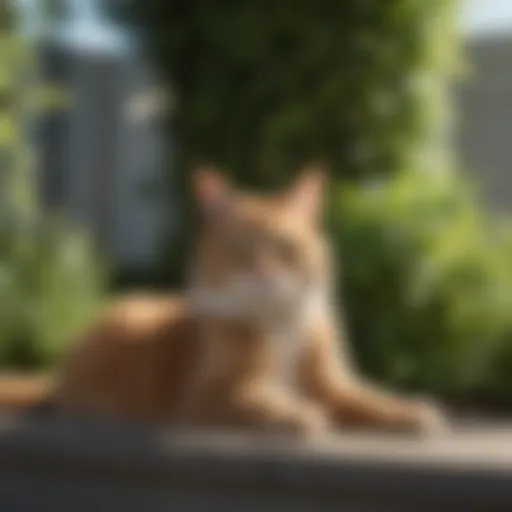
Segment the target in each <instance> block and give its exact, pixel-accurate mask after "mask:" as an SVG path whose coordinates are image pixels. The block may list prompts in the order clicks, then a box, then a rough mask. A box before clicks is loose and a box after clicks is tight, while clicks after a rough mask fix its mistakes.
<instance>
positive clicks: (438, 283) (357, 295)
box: [330, 171, 512, 397]
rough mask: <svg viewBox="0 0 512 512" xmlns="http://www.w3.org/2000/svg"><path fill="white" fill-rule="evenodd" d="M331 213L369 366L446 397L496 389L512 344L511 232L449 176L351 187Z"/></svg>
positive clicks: (352, 321) (350, 309)
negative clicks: (499, 369) (498, 366)
mask: <svg viewBox="0 0 512 512" xmlns="http://www.w3.org/2000/svg"><path fill="white" fill-rule="evenodd" d="M331 210H332V211H331V213H332V215H331V218H330V221H331V229H332V232H333V235H334V240H335V243H336V247H335V249H336V250H337V252H338V254H339V257H340V259H339V260H338V261H340V266H341V273H342V277H341V278H340V279H341V282H342V283H343V290H344V294H343V295H344V297H345V303H346V304H345V307H346V308H347V313H348V314H347V316H348V319H349V322H348V323H349V326H348V328H349V332H350V334H351V338H352V341H353V344H354V348H355V352H356V356H357V358H358V360H359V362H360V364H361V366H362V367H363V368H364V369H365V370H366V371H367V372H368V373H370V374H372V375H374V376H376V377H378V378H379V379H381V380H383V381H386V382H388V383H390V384H392V385H395V386H399V387H405V388H413V389H421V390H428V391H432V392H435V393H441V394H443V395H445V396H453V397H463V396H464V397H468V396H472V395H474V394H478V393H483V392H484V391H485V389H486V388H487V387H489V386H492V385H494V383H496V382H497V375H496V374H495V373H494V372H495V366H496V362H497V361H499V360H500V358H501V355H502V354H503V353H504V352H505V351H507V350H509V348H508V347H507V345H509V346H510V348H512V346H511V342H512V339H511V338H510V336H511V334H512V315H511V314H510V312H511V311H512V259H511V258H510V256H511V255H512V253H511V252H510V247H511V246H510V240H511V237H510V235H511V234H512V230H510V228H509V227H508V226H504V225H503V224H502V223H501V222H498V220H497V219H493V218H487V216H486V215H484V214H483V213H482V211H481V209H480V208H479V207H478V201H477V197H476V196H475V193H474V191H473V190H471V189H470V188H469V187H468V184H467V182H466V181H465V180H464V179H462V178H461V177H460V176H458V175H457V173H453V172H449V171H443V172H442V173H418V172H409V173H401V174H398V175H397V176H396V177H395V178H394V179H392V180H389V181H384V182H381V183H375V182H373V183H370V182H365V183H361V184H359V185H357V186H353V185H345V186H343V187H341V190H337V191H336V192H335V193H334V194H333V200H332V209H331ZM509 351H510V350H509ZM511 354H512V352H511ZM508 383H509V384H508V386H509V389H512V386H511V385H510V383H511V379H510V374H509V376H508Z"/></svg>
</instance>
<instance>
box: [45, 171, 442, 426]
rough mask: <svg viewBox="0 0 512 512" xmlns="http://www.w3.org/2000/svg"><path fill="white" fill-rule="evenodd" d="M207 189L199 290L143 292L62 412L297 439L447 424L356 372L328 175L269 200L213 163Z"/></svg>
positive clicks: (113, 327)
mask: <svg viewBox="0 0 512 512" xmlns="http://www.w3.org/2000/svg"><path fill="white" fill-rule="evenodd" d="M195 191H196V198H197V202H198V205H199V207H200V209H201V212H202V214H203V230H202V233H201V236H200V239H199V244H198V247H197V251H196V255H195V261H194V262H193V266H192V270H193V273H192V278H191V282H190V286H189V289H188V293H187V294H186V295H185V296H184V297H182V298H178V297H155V296H135V297H132V298H127V299H126V300H124V301H122V302H121V303H119V304H117V305H116V306H114V307H113V308H112V309H111V310H110V311H107V312H106V314H105V315H104V317H103V318H101V319H100V320H99V321H98V322H97V323H96V325H94V326H93V328H92V329H91V330H90V332H88V333H87V334H86V335H85V336H84V337H83V339H82V340H81V342H80V343H79V344H78V345H77V346H76V347H75V348H74V349H73V351H72V352H71V354H70V355H69V358H68V360H67V362H66V364H65V366H64V369H63V375H62V380H61V382H60V385H59V386H58V389H57V391H56V395H55V399H56V401H57V403H58V404H59V406H60V407H61V408H63V409H64V410H70V411H71V410H73V411H81V412H86V413H93V414H105V415H111V416H117V417H120V418H124V419H133V420H137V421H139V420H142V421H148V422H157V423H164V424H173V423H180V424H195V425H209V426H213V425H217V426H238V427H254V428H259V429H261V428H269V429H276V430H281V431H285V432H294V433H314V432H321V431H324V430H325V429H326V428H328V427H330V426H336V425H339V426H344V425H366V426H376V427H382V428H388V429H391V428H392V429H407V430H412V431H419V432H423V431H428V430H430V429H434V428H437V427H439V426H441V424H442V423H443V421H442V415H441V414H440V413H439V412H438V411H437V409H436V408H435V407H433V406H431V405H428V404H426V403H423V402H416V401H413V400H406V399H404V398H399V397H397V396H394V395H391V394H388V393H386V392H384V391H382V390H377V389H375V388H374V387H373V386H370V385H368V384H367V383H365V382H363V381H362V379H361V378H360V377H359V376H358V375H356V374H355V373H354V372H353V370H352V369H351V367H350V364H349V361H348V354H347V353H346V349H344V348H342V345H341V344H340V341H341V340H339V339H338V335H337V332H336V328H335V315H334V313H333V308H332V303H331V299H330V290H329V285H330V283H331V282H332V277H331V275H330V270H331V265H330V263H329V258H328V250H327V246H326V242H325V240H324V236H323V234H322V233H321V230H320V228H319V226H318V224H319V216H320V213H321V212H320V210H321V199H322V196H323V179H322V175H321V173H318V172H315V171H309V172H305V173H303V174H302V177H301V178H300V179H299V180H298V181H297V183H296V184H295V185H294V186H292V187H291V188H290V189H289V190H287V191H286V192H283V193H279V194H275V195H272V196H267V197H259V196H251V195H246V194H242V193H240V192H236V191H234V190H233V189H232V188H231V187H229V186H228V185H227V184H226V183H225V182H224V181H223V180H222V179H221V177H220V175H219V174H218V173H216V172H215V171H208V170H203V171H200V172H198V173H196V176H195ZM369 321H371V319H369Z"/></svg>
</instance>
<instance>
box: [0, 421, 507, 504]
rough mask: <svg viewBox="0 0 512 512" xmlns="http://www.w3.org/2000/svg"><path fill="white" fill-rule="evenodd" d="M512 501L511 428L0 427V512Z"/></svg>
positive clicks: (16, 424) (20, 424)
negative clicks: (287, 432)
mask: <svg viewBox="0 0 512 512" xmlns="http://www.w3.org/2000/svg"><path fill="white" fill-rule="evenodd" d="M36 507H37V510H52V511H53V512H58V511H59V510H73V511H74V512H75V511H77V510H84V511H85V510H95V511H103V510H105V511H112V510H114V509H117V508H121V509H122V510H123V512H127V511H132V510H133V511H153V510H158V511H159V510H177V511H182V510H185V511H188V510H190V511H198V512H201V511H203V510H204V511H206V510H208V511H210V510H213V511H216V510H219V511H222V512H224V511H230V510H233V511H235V510H236V511H239V510H240V511H242V510H254V511H256V510H266V511H276V512H277V511H299V512H300V511H306V510H312V511H323V510H333V511H334V510H338V511H343V510H347V511H352V510H353V511H379V512H382V511H388V510H389V511H406V510H408V511H409V510H410V511H412V510H414V511H417V510H419V511H425V512H426V511H429V512H431V511H432V510H436V511H437V510H446V511H448V510H450V511H453V510H455V511H458V510H461V511H473V510H475V511H476V510H482V511H484V510H490V509H492V510H504V511H505V510H506V511H510V510H512V428H510V429H508V428H506V427H501V426H494V427H493V428H492V429H491V428H485V427H483V426H480V427H478V428H477V427H471V426H465V427H461V429H460V431H459V432H457V433H456V434H453V435H451V436H449V437H445V438H442V439H430V440H427V439H425V440H414V439H411V438H405V437H396V436H394V437H391V436H388V437H384V436H373V435H369V434H368V435H354V434H345V435H339V436H337V437H335V438H334V437H333V438H329V439H327V438H325V439H321V440H317V441H315V442H308V443H304V442H302V443H301V442H297V441H293V440H290V439H283V438H270V437H266V438H263V437H247V436H240V435H235V434H231V435H230V434H226V433H223V434H221V433H210V434H204V433H203V434H200V433H191V432H189V433H186V432H169V431H166V432H163V431H160V432H156V431H149V430H146V429H142V428H135V427H131V428H127V427H126V426H123V427H121V426H119V425H114V424H112V423H106V422H91V421H88V422H85V421H78V420H76V419H75V420H72V419H66V420H63V419H60V420H56V419H53V420H44V421H43V420H38V421H37V422H34V421H33V420H31V421H22V420H18V421H15V420H12V421H10V422H9V421H6V422H4V424H3V425H2V426H1V428H0V510H2V511H6V512H8V511H11V510H13V511H14V510H21V511H25V510H27V511H29V510H33V509H34V510H35V509H36Z"/></svg>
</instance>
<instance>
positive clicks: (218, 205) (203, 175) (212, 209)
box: [193, 165, 231, 218]
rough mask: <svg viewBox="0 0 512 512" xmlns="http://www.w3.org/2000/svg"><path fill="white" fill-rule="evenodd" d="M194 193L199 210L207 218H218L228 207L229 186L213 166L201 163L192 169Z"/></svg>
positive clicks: (229, 197) (229, 198)
mask: <svg viewBox="0 0 512 512" xmlns="http://www.w3.org/2000/svg"><path fill="white" fill-rule="evenodd" d="M193 179H194V183H193V188H194V194H195V199H196V202H197V205H198V206H199V209H200V210H201V212H202V213H203V214H204V215H205V216H206V217H208V218H218V217H220V216H222V215H223V214H224V213H225V212H226V211H227V209H228V207H229V204H230V200H231V187H230V186H229V185H228V183H227V181H226V180H225V179H224V178H223V177H222V175H221V173H220V172H219V171H218V170H217V169H216V168H215V167H213V166H206V165H202V166H200V167H198V168H197V169H196V170H195V171H194V178H193Z"/></svg>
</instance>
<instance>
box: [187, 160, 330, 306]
mask: <svg viewBox="0 0 512 512" xmlns="http://www.w3.org/2000/svg"><path fill="white" fill-rule="evenodd" d="M194 190H195V197H196V201H197V205H198V207H199V210H200V212H201V217H202V230H201V233H200V239H199V245H198V248H197V253H196V260H195V263H194V268H193V272H194V278H193V279H194V282H193V286H192V290H193V291H194V292H195V295H194V297H195V300H196V304H199V306H200V307H201V308H202V309H203V310H205V311H206V312H209V313H212V314H215V313H216V312H218V313H219V314H228V315H234V316H236V315H252V314H254V315H261V314H266V313H272V312H273V311H277V310H278V309H279V308H282V307H285V306H290V305H291V306H292V307H293V305H294V304H296V303H297V302H299V301H302V300H304V299H305V298H307V297H309V296H310V295H311V294H313V293H314V292H316V291H317V290H318V288H319V286H320V285H321V283H323V282H324V281H325V279H326V273H327V270H328V268H327V267H328V265H327V262H326V251H325V249H326V248H325V241H324V237H323V233H322V229H321V215H322V206H323V205H322V203H323V195H324V173H323V172H322V171H320V170H318V169H317V168H310V169H308V170H305V171H304V172H302V173H301V174H300V176H299V178H298V179H297V180H296V181H295V182H294V183H293V184H292V185H291V186H289V187H288V188H287V189H285V190H283V191H280V192H276V193H274V194H270V195H251V194H247V193H244V192H241V191H239V190H236V189H235V188H234V187H232V186H230V185H229V184H228V182H227V181H226V180H225V179H224V178H223V177H222V175H221V174H220V173H219V172H217V171H216V170H214V169H211V168H208V169H204V168H203V169H201V170H198V171H196V173H195V176H194Z"/></svg>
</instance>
